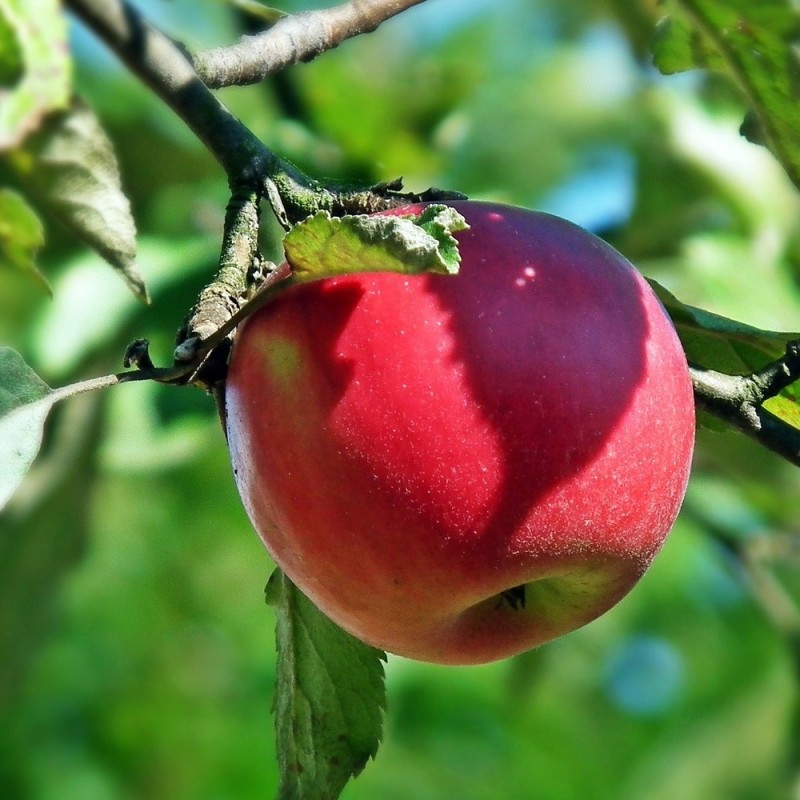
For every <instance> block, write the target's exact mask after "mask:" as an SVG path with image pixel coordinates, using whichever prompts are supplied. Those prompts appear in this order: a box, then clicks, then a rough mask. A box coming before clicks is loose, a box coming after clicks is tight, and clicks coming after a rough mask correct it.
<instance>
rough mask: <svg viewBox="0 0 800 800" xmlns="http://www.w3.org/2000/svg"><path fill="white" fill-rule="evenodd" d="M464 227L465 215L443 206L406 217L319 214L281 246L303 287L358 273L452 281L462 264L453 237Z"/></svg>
mask: <svg viewBox="0 0 800 800" xmlns="http://www.w3.org/2000/svg"><path fill="white" fill-rule="evenodd" d="M466 227H467V223H466V220H465V219H464V218H463V217H462V216H461V214H459V213H458V212H457V211H456V210H455V209H454V208H451V207H450V206H443V205H433V206H428V207H427V208H425V210H424V211H423V213H422V214H419V215H415V216H405V217H401V216H380V215H372V216H368V215H366V214H360V215H353V216H345V217H331V215H330V214H328V212H327V211H320V212H318V213H317V214H315V215H314V216H313V217H309V218H308V219H307V220H305V221H303V222H301V223H299V224H298V225H295V227H294V228H292V230H291V231H289V233H288V234H286V237H285V238H284V240H283V246H284V250H285V253H286V260H287V261H288V262H289V264H290V266H291V267H292V273H293V280H294V281H295V282H299V283H303V282H306V281H312V280H319V279H320V278H329V277H332V276H334V275H348V274H352V273H357V272H399V273H402V274H405V275H417V274H420V273H423V272H438V273H443V274H451V275H452V274H455V273H456V272H457V271H458V264H459V255H458V242H457V241H456V239H455V237H454V236H453V233H455V232H457V231H460V230H464V229H465V228H466Z"/></svg>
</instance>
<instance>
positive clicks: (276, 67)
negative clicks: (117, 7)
mask: <svg viewBox="0 0 800 800" xmlns="http://www.w3.org/2000/svg"><path fill="white" fill-rule="evenodd" d="M422 2H424V0H351V2H349V3H342V4H341V5H338V6H334V7H333V8H326V9H319V10H316V11H304V12H301V13H298V14H291V15H287V16H285V17H283V18H281V19H279V20H278V21H277V22H276V23H275V24H274V25H273V26H272V27H271V28H269V29H268V30H265V31H263V32H262V33H259V34H256V35H255V36H243V37H242V38H241V39H240V40H239V41H238V42H236V43H234V44H232V45H228V46H227V47H217V48H213V49H210V50H205V51H203V52H200V53H195V54H194V55H193V56H192V60H193V62H194V66H195V69H196V70H197V74H198V75H199V77H200V79H201V80H202V81H203V82H204V83H205V84H206V85H207V86H210V87H212V88H215V89H218V88H221V87H223V86H232V85H236V86H244V85H247V84H250V83H257V82H258V81H261V80H263V79H264V78H266V77H268V76H269V75H274V74H275V73H276V72H280V71H281V70H283V69H286V67H289V66H292V65H293V64H297V63H298V62H301V61H311V60H312V59H314V58H316V57H317V56H318V55H320V54H321V53H324V52H325V51H327V50H331V49H333V48H334V47H338V46H339V45H340V44H341V43H342V42H343V41H345V39H350V38H352V37H353V36H359V35H360V34H362V33H371V32H372V31H374V30H375V29H376V28H377V27H378V26H379V25H381V24H382V23H383V22H385V21H386V20H387V19H390V18H391V17H394V16H396V15H397V14H399V13H400V12H402V11H405V10H406V9H408V8H411V6H415V5H419V4H420V3H422Z"/></svg>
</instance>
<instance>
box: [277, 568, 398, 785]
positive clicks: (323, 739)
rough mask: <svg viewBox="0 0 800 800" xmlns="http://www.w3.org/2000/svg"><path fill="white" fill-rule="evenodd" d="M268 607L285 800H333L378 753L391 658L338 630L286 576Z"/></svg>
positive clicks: (280, 582) (278, 572)
mask: <svg viewBox="0 0 800 800" xmlns="http://www.w3.org/2000/svg"><path fill="white" fill-rule="evenodd" d="M267 600H268V602H269V603H270V604H271V605H273V606H274V607H275V611H276V615H277V640H278V665H277V685H276V698H275V717H276V729H277V745H278V761H279V766H280V773H281V786H280V792H279V798H280V800H322V798H331V800H333V799H334V798H336V797H338V796H339V793H340V792H341V790H342V788H343V787H344V786H345V784H346V783H347V781H348V780H349V779H350V778H351V777H352V776H354V775H357V774H358V773H359V772H361V770H362V769H363V768H364V766H365V765H366V763H367V761H368V760H369V759H370V758H372V757H374V755H375V753H376V752H377V749H378V745H379V743H380V739H381V729H382V725H383V713H384V708H385V705H386V697H385V690H384V685H383V660H384V658H385V656H384V655H383V653H382V652H381V651H379V650H375V649H374V648H372V647H368V646H367V645H365V644H363V643H362V642H360V641H358V639H355V638H354V637H352V636H351V635H350V634H348V633H345V632H344V631H343V630H342V629H341V628H339V627H338V626H337V625H335V624H334V623H333V622H331V621H330V620H329V619H328V618H327V617H326V616H325V615H324V614H322V613H321V612H320V611H318V610H317V608H316V607H315V606H314V605H313V604H312V603H311V602H310V601H309V600H308V599H307V598H306V597H305V596H304V595H303V594H302V593H301V592H300V591H299V590H298V589H297V588H296V587H295V586H294V585H293V584H292V583H291V581H290V580H289V579H288V578H286V577H285V576H284V575H283V573H281V572H280V571H276V572H275V573H274V574H273V575H272V577H271V578H270V581H269V584H268V586H267Z"/></svg>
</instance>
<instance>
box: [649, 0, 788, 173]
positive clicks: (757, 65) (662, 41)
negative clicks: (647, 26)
mask: <svg viewBox="0 0 800 800" xmlns="http://www.w3.org/2000/svg"><path fill="white" fill-rule="evenodd" d="M671 7H672V9H673V14H672V17H671V19H670V21H669V23H665V24H664V26H663V27H662V29H661V32H660V35H659V36H657V37H656V40H655V52H654V55H655V63H656V66H658V67H659V69H661V70H662V71H664V72H666V73H672V72H677V71H681V70H685V69H689V68H691V67H692V66H696V67H705V68H710V69H713V70H715V71H718V72H723V73H725V74H726V75H728V76H729V77H730V78H731V79H732V80H733V81H734V83H736V84H737V85H738V86H739V88H740V89H741V90H742V92H743V93H744V95H745V97H746V98H747V100H748V102H749V103H750V104H751V106H752V108H753V111H754V113H755V114H756V116H757V118H758V122H759V123H760V124H759V125H758V126H757V129H758V131H759V136H763V139H764V141H765V142H766V144H767V145H768V146H769V147H770V149H771V150H772V152H773V154H774V155H775V156H776V157H777V158H778V160H779V161H780V162H781V164H782V165H783V167H784V169H785V170H786V171H787V173H788V175H789V177H790V178H791V179H792V181H793V182H794V184H795V185H796V186H800V137H798V135H797V131H799V130H800V103H798V102H797V97H798V92H799V91H800V12H798V8H797V5H796V3H794V2H793V0H758V2H754V1H753V0H672V3H671ZM751 127H752V126H751Z"/></svg>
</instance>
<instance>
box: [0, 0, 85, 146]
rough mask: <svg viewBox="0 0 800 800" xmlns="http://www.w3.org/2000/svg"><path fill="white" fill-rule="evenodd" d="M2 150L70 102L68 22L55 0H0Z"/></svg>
mask: <svg viewBox="0 0 800 800" xmlns="http://www.w3.org/2000/svg"><path fill="white" fill-rule="evenodd" d="M0 20H1V22H0V45H2V47H0V76H2V85H3V86H5V87H10V88H5V89H0V151H2V150H7V149H9V148H12V147H15V146H17V145H18V144H19V143H20V142H21V141H22V140H23V139H24V138H25V137H26V136H27V135H28V134H29V133H30V132H31V131H33V130H35V129H36V127H37V126H38V125H39V123H40V121H41V120H42V118H43V117H44V116H45V115H46V114H48V113H49V112H51V111H53V110H55V109H61V108H65V107H66V105H67V104H68V102H69V95H70V84H71V66H70V59H69V48H68V46H67V26H66V22H65V20H64V16H63V14H62V13H61V8H60V3H59V2H58V0H0Z"/></svg>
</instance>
